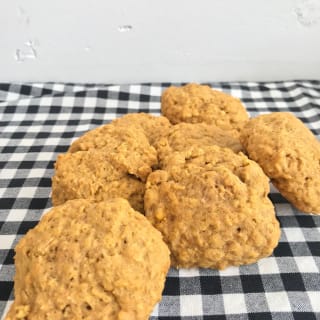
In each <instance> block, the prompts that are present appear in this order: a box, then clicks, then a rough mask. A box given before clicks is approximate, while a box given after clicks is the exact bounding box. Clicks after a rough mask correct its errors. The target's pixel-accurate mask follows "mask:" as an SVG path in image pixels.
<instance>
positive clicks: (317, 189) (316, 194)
mask: <svg viewBox="0 0 320 320" xmlns="http://www.w3.org/2000/svg"><path fill="white" fill-rule="evenodd" d="M241 142H242V143H243V145H244V147H245V149H246V150H247V153H248V155H249V157H250V158H251V159H253V160H255V161H256V162H258V163H259V164H260V166H261V167H262V168H263V170H264V172H265V173H266V174H267V175H268V176H269V177H270V178H271V181H272V183H273V184H274V185H275V186H276V188H277V189H278V190H279V191H280V192H281V194H282V195H283V196H284V197H285V198H286V199H288V200H289V201H290V202H291V203H292V204H293V205H294V206H295V207H297V208H298V209H300V210H301V211H304V212H312V213H317V214H320V144H319V141H318V140H317V138H316V137H315V136H314V135H313V134H312V132H311V131H310V130H309V129H308V128H307V127H306V126H305V125H304V124H303V123H302V122H301V121H300V120H299V119H298V118H296V117H295V116H294V115H292V114H291V113H287V112H277V113H271V114H266V115H261V116H258V117H256V118H254V119H251V120H250V121H249V122H248V123H247V125H246V126H245V127H244V129H243V132H242V134H241Z"/></svg>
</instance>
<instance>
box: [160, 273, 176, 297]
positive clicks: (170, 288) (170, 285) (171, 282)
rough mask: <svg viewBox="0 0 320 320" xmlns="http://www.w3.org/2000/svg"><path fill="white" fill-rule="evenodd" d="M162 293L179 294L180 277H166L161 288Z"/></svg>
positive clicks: (167, 294) (168, 294)
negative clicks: (162, 288)
mask: <svg viewBox="0 0 320 320" xmlns="http://www.w3.org/2000/svg"><path fill="white" fill-rule="evenodd" d="M163 295H166V296H179V295H180V279H179V278H173V277H167V278H166V282H165V286H164V290H163Z"/></svg>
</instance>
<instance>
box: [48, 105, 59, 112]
mask: <svg viewBox="0 0 320 320" xmlns="http://www.w3.org/2000/svg"><path fill="white" fill-rule="evenodd" d="M49 112H50V114H54V113H60V112H61V107H60V106H50V109H49Z"/></svg>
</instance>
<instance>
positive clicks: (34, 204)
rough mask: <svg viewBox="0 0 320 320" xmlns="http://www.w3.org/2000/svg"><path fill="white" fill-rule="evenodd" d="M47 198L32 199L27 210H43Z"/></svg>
mask: <svg viewBox="0 0 320 320" xmlns="http://www.w3.org/2000/svg"><path fill="white" fill-rule="evenodd" d="M47 202H48V199H47V198H33V199H32V200H31V201H30V205H29V209H42V210H43V209H45V208H46V205H47Z"/></svg>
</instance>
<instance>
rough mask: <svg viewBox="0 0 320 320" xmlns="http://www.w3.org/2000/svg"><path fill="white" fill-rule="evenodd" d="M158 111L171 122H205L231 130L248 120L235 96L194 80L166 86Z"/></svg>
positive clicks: (243, 108) (236, 129) (237, 129)
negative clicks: (180, 85)
mask: <svg viewBox="0 0 320 320" xmlns="http://www.w3.org/2000/svg"><path fill="white" fill-rule="evenodd" d="M161 112H162V114H163V115H164V116H166V117H167V118H168V119H169V120H170V122H171V123H173V124H177V123H179V122H190V123H198V122H205V123H208V124H214V125H216V126H217V127H220V128H221V129H224V130H235V132H239V131H240V130H241V128H242V127H243V125H244V123H245V122H246V121H247V120H248V114H247V112H246V109H245V107H244V106H243V104H242V103H241V101H240V100H239V99H238V98H235V97H232V96H230V95H228V94H226V93H224V92H221V91H218V90H213V89H211V88H210V87H209V86H206V85H199V84H195V83H190V84H187V85H185V86H182V87H174V86H172V87H169V88H168V89H166V90H165V91H164V92H163V94H162V97H161Z"/></svg>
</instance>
